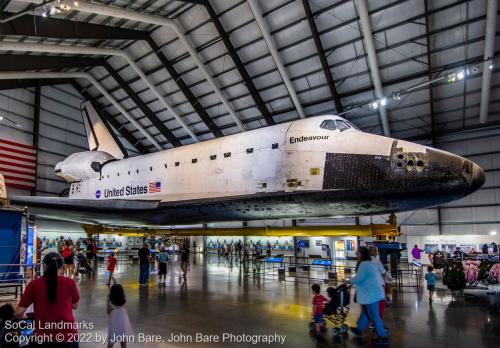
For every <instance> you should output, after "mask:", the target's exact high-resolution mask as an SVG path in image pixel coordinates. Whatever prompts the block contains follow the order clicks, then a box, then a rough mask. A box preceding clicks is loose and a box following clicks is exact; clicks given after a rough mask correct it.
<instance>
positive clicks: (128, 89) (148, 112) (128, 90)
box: [103, 61, 182, 146]
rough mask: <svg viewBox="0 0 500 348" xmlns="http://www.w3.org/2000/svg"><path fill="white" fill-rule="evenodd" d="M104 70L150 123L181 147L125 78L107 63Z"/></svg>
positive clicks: (171, 141) (174, 144) (172, 142)
mask: <svg viewBox="0 0 500 348" xmlns="http://www.w3.org/2000/svg"><path fill="white" fill-rule="evenodd" d="M103 66H104V68H105V69H106V71H107V72H108V74H110V75H111V77H113V79H115V81H116V83H118V85H119V86H120V88H121V89H123V90H124V91H125V93H127V95H128V96H129V97H130V98H131V99H132V100H133V101H134V103H135V104H136V105H137V107H138V108H139V109H140V110H141V111H142V112H143V113H144V116H146V117H147V118H148V120H149V121H151V123H152V124H153V125H154V126H155V127H156V128H157V129H158V130H159V131H160V133H161V134H162V135H163V136H164V137H165V138H166V139H167V140H168V142H169V143H171V144H172V146H181V145H182V143H181V142H180V141H179V139H177V137H176V136H175V135H174V134H173V133H172V132H171V131H170V129H168V128H167V127H166V126H165V125H164V123H163V121H162V120H160V119H159V118H158V116H156V114H155V113H154V112H153V111H151V109H150V108H149V107H148V106H147V105H146V104H144V101H143V100H142V99H141V98H139V96H138V95H137V94H136V93H135V92H134V90H133V89H132V88H131V87H130V85H129V84H127V83H126V82H125V80H123V78H122V77H121V76H120V74H118V73H117V72H116V71H115V70H114V69H113V68H112V67H111V65H110V64H109V63H108V62H107V61H105V62H104V64H103Z"/></svg>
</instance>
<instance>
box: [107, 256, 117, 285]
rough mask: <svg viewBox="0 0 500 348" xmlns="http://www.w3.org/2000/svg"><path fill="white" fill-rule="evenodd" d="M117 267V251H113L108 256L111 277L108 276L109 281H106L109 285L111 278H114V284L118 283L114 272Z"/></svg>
mask: <svg viewBox="0 0 500 348" xmlns="http://www.w3.org/2000/svg"><path fill="white" fill-rule="evenodd" d="M115 268H116V257H115V253H114V252H112V253H111V254H109V257H108V272H109V278H108V282H107V283H106V285H107V286H109V285H110V283H111V280H113V284H116V279H115V277H114V276H113V272H114V271H115Z"/></svg>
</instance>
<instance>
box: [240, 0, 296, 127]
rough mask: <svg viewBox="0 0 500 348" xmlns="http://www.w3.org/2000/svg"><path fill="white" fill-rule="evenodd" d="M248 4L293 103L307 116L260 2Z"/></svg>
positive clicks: (253, 1)
mask: <svg viewBox="0 0 500 348" xmlns="http://www.w3.org/2000/svg"><path fill="white" fill-rule="evenodd" d="M247 4H248V6H249V7H250V10H251V11H252V13H253V16H254V18H255V22H256V23H257V26H258V27H259V30H260V32H261V33H262V36H263V37H264V41H265V42H266V45H267V47H268V48H269V52H270V53H271V55H272V57H273V60H274V64H276V67H277V68H278V70H279V72H280V75H281V79H282V80H283V83H284V84H285V86H286V89H287V90H288V95H289V96H290V99H291V100H292V103H293V105H294V106H295V109H296V110H297V113H298V114H299V117H300V118H306V114H305V112H304V108H303V107H302V104H301V102H300V99H299V96H298V95H297V92H296V91H295V86H294V85H293V83H292V80H291V78H290V75H289V74H288V71H287V70H286V68H285V65H284V64H283V61H282V59H281V57H280V55H279V52H278V47H277V45H276V42H275V41H274V38H273V36H272V35H271V31H270V29H269V25H268V24H267V22H266V21H265V19H264V13H263V11H262V8H261V6H260V3H259V2H258V1H257V0H247Z"/></svg>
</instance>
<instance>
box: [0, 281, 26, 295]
mask: <svg viewBox="0 0 500 348" xmlns="http://www.w3.org/2000/svg"><path fill="white" fill-rule="evenodd" d="M11 288H14V291H13V292H10V291H6V292H3V291H2V292H0V295H15V296H16V299H17V297H18V294H22V292H23V283H0V289H11Z"/></svg>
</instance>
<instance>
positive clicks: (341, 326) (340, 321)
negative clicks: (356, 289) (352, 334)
mask: <svg viewBox="0 0 500 348" xmlns="http://www.w3.org/2000/svg"><path fill="white" fill-rule="evenodd" d="M326 292H327V293H328V297H330V302H328V303H326V304H325V308H324V309H323V326H324V327H326V325H327V322H328V321H329V322H331V323H332V324H333V328H332V334H333V337H339V336H340V335H341V334H342V335H345V334H347V332H348V331H349V326H347V324H345V320H346V318H347V314H349V307H348V305H349V303H350V297H351V294H350V289H349V287H348V286H347V285H346V284H341V285H339V286H338V287H337V288H334V287H329V288H328V289H326ZM309 328H310V329H311V330H314V322H311V323H310V324H309Z"/></svg>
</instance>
